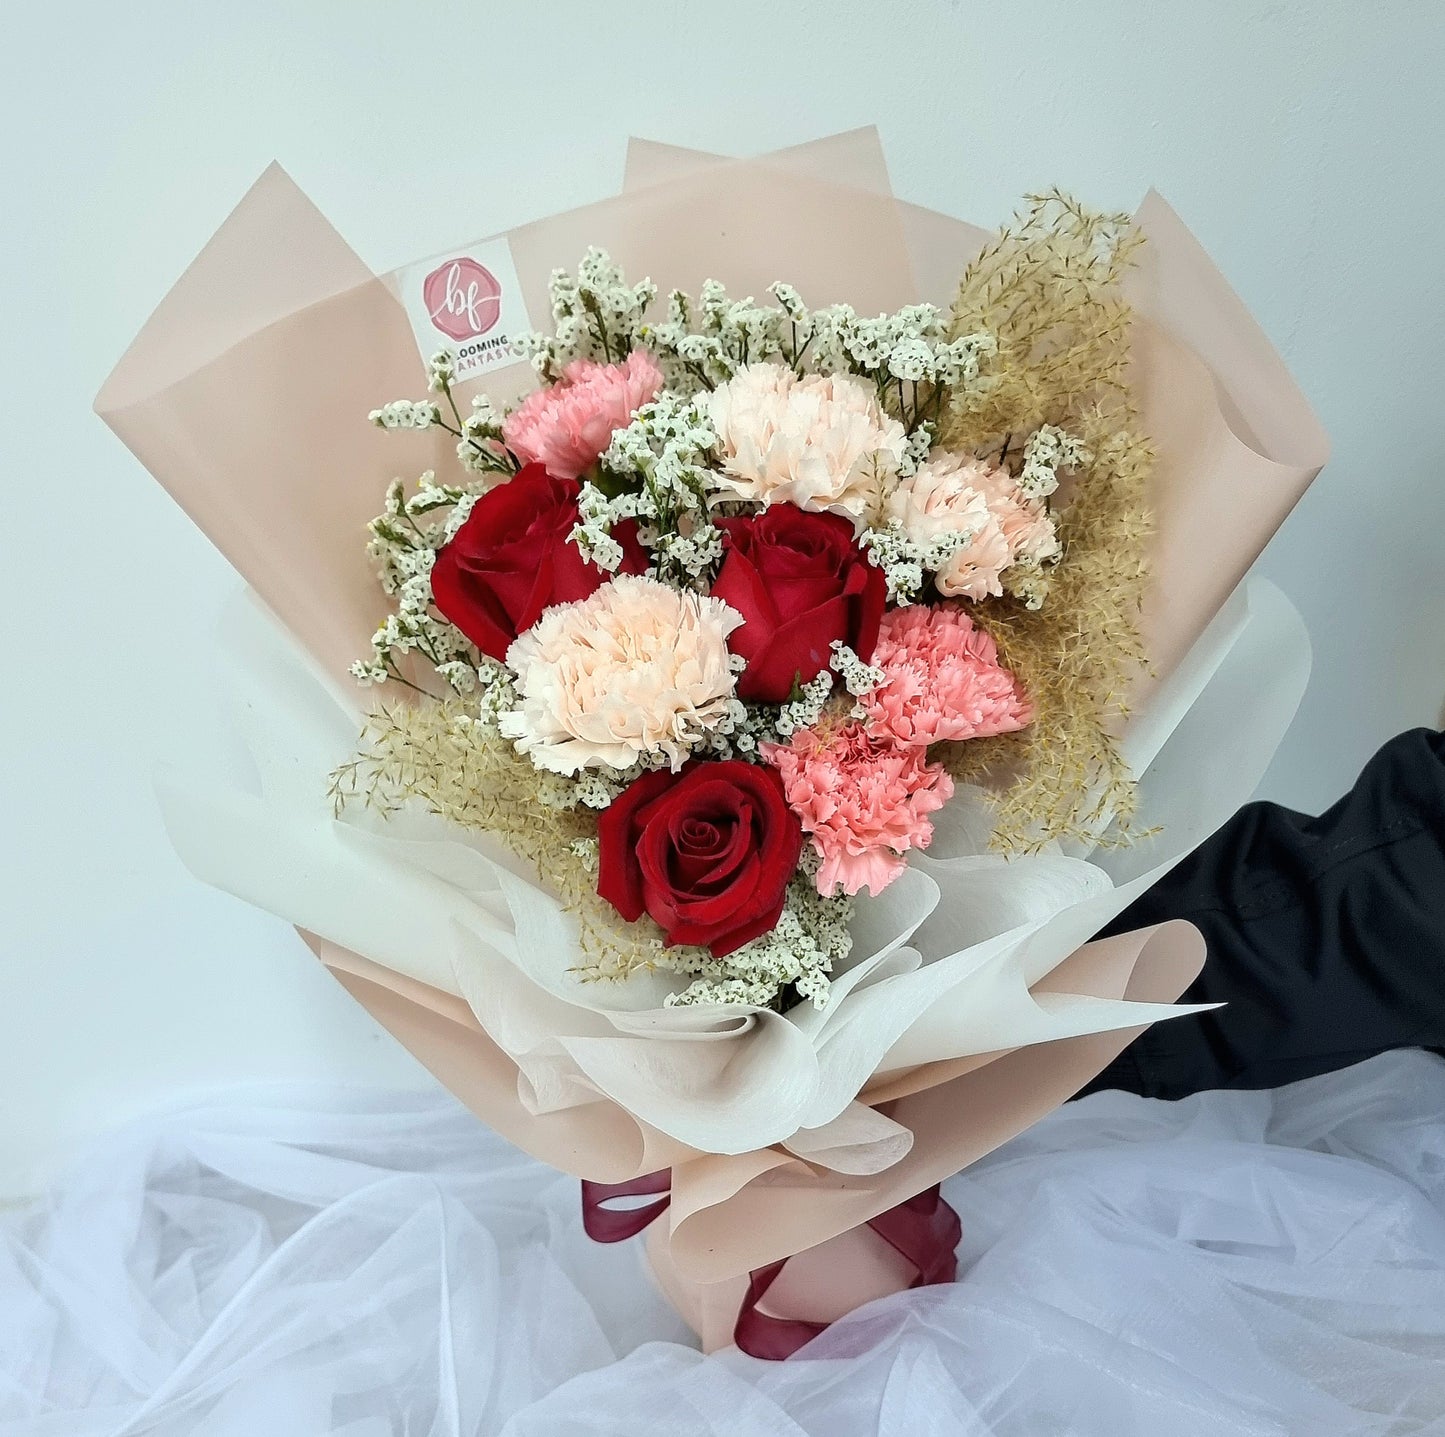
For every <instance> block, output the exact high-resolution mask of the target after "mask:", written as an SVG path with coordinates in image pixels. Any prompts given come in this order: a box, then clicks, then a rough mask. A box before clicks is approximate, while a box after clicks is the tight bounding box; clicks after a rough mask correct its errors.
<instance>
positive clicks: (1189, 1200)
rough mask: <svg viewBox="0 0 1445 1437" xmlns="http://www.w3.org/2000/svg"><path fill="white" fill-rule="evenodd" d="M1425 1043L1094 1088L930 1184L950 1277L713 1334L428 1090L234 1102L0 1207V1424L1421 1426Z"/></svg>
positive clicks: (1444, 1364) (537, 1176) (1429, 1254)
mask: <svg viewBox="0 0 1445 1437" xmlns="http://www.w3.org/2000/svg"><path fill="white" fill-rule="evenodd" d="M1442 1114H1445V1062H1441V1061H1440V1060H1438V1059H1436V1058H1433V1057H1431V1056H1429V1055H1426V1054H1423V1053H1419V1052H1411V1053H1401V1054H1392V1055H1389V1056H1387V1057H1384V1058H1378V1059H1376V1060H1374V1061H1373V1062H1371V1063H1368V1064H1365V1065H1363V1066H1361V1067H1358V1068H1354V1069H1351V1070H1348V1071H1346V1072H1343V1073H1339V1074H1336V1075H1333V1076H1331V1077H1328V1078H1322V1079H1316V1080H1313V1081H1311V1082H1308V1083H1301V1084H1297V1085H1296V1086H1294V1087H1293V1088H1288V1089H1284V1090H1281V1091H1280V1092H1278V1093H1275V1094H1268V1093H1260V1094H1240V1093H1235V1094H1210V1095H1206V1096H1201V1097H1197V1098H1192V1099H1189V1100H1187V1101H1185V1102H1182V1103H1178V1104H1164V1103H1154V1102H1147V1101H1144V1100H1141V1099H1137V1098H1133V1097H1129V1096H1125V1095H1122V1094H1101V1095H1097V1096H1095V1097H1091V1098H1088V1099H1085V1100H1084V1101H1082V1102H1079V1103H1076V1104H1073V1105H1071V1106H1069V1107H1067V1108H1065V1109H1062V1110H1060V1111H1059V1112H1057V1113H1055V1114H1054V1115H1053V1116H1052V1117H1050V1118H1048V1119H1047V1120H1045V1121H1044V1122H1043V1123H1042V1124H1040V1125H1039V1126H1038V1127H1037V1128H1035V1129H1034V1130H1033V1131H1031V1132H1030V1133H1028V1134H1026V1135H1025V1136H1023V1137H1021V1138H1018V1139H1016V1140H1015V1141H1013V1142H1012V1143H1010V1144H1009V1145H1008V1146H1006V1147H1005V1148H1003V1149H1001V1150H999V1151H998V1152H996V1153H995V1154H993V1156H991V1157H990V1158H988V1159H986V1160H985V1161H983V1162H981V1163H979V1164H977V1165H976V1166H975V1167H974V1168H972V1169H970V1170H969V1172H968V1173H967V1174H965V1175H963V1176H960V1177H957V1178H955V1179H953V1180H952V1181H951V1182H949V1183H947V1184H946V1185H945V1191H946V1194H947V1196H948V1198H949V1200H950V1201H951V1202H952V1203H953V1204H954V1206H955V1207H957V1208H958V1210H959V1211H960V1213H961V1214H962V1215H963V1224H964V1245H963V1248H962V1250H961V1259H962V1260H961V1264H960V1280H959V1282H958V1283H956V1284H955V1285H953V1286H950V1287H946V1288H933V1289H928V1290H924V1291H919V1292H913V1293H903V1294H899V1295H898V1296H896V1297H893V1298H888V1299H885V1300H883V1301H881V1302H877V1303H874V1304H872V1305H870V1306H868V1307H866V1308H863V1309H861V1310H860V1311H858V1312H857V1313H855V1314H854V1315H853V1316H852V1317H850V1318H848V1319H846V1320H844V1321H843V1322H840V1323H837V1324H835V1325H834V1327H832V1328H831V1329H830V1330H829V1331H827V1332H826V1333H825V1334H824V1335H823V1336H822V1337H821V1338H819V1339H818V1340H817V1341H815V1342H814V1343H813V1344H811V1345H810V1346H809V1347H808V1348H806V1349H805V1350H804V1351H803V1352H802V1353H800V1354H799V1355H798V1356H797V1357H796V1358H794V1359H792V1360H791V1361H789V1362H787V1363H773V1364H770V1363H763V1362H756V1361H753V1360H752V1359H749V1358H746V1357H743V1356H741V1355H740V1354H738V1353H737V1352H736V1351H728V1352H724V1353H720V1354H718V1355H716V1356H714V1357H710V1358H704V1357H702V1356H701V1355H700V1354H699V1353H698V1352H696V1351H695V1350H694V1349H693V1348H692V1346H691V1345H690V1342H689V1339H688V1338H687V1335H686V1334H685V1333H684V1331H683V1329H682V1328H681V1326H680V1324H679V1322H678V1320H677V1318H676V1317H675V1316H674V1315H673V1314H672V1313H671V1311H670V1310H669V1309H668V1307H667V1306H666V1304H665V1303H664V1302H663V1301H662V1300H661V1299H660V1298H659V1297H657V1296H656V1295H655V1294H654V1292H653V1291H652V1288H651V1286H650V1284H649V1281H648V1279H647V1277H646V1275H645V1272H644V1268H643V1263H642V1256H641V1253H640V1251H639V1244H638V1243H636V1242H634V1243H629V1244H624V1245H621V1246H617V1247H598V1246H594V1245H592V1244H590V1243H588V1241H587V1240H586V1239H585V1238H584V1237H583V1236H582V1233H581V1231H580V1227H579V1223H578V1216H577V1201H578V1200H577V1188H576V1184H575V1183H574V1182H572V1181H571V1180H569V1179H566V1178H561V1177H558V1176H557V1175H556V1174H555V1173H553V1172H552V1171H550V1170H549V1169H547V1168H545V1167H543V1166H541V1165H540V1164H538V1163H535V1162H533V1161H532V1160H531V1159H529V1158H526V1157H524V1156H522V1155H521V1154H520V1153H518V1152H517V1151H516V1150H514V1149H512V1148H510V1147H508V1146H507V1145H506V1144H505V1143H504V1142H502V1141H501V1140H500V1139H499V1138H497V1137H495V1136H494V1135H492V1134H491V1133H490V1132H488V1131H487V1129H486V1128H484V1127H483V1126H482V1125H481V1124H480V1123H479V1122H478V1121H477V1120H476V1119H474V1118H473V1117H471V1116H470V1115H469V1114H467V1113H466V1112H465V1111H464V1110H462V1109H461V1108H459V1107H458V1106H457V1105H456V1103H455V1102H454V1101H453V1100H452V1099H451V1098H449V1097H447V1096H446V1095H445V1094H443V1093H441V1092H437V1093H435V1094H422V1095H408V1096H398V1095H387V1094H382V1093H368V1094H358V1093H354V1092H353V1093H349V1094H341V1093H337V1092H334V1091H330V1090H324V1091H318V1090H315V1089H312V1090H307V1091H297V1090H287V1091H286V1092H284V1093H281V1092H276V1091H274V1090H272V1091H270V1092H268V1093H267V1094H265V1095H261V1094H256V1093H249V1094H246V1095H244V1097H237V1098H235V1099H233V1100H229V1101H227V1102H225V1103H217V1104H214V1105H212V1106H208V1107H201V1108H190V1109H187V1110H184V1111H178V1112H175V1113H171V1114H169V1115H166V1116H163V1117H159V1118H156V1119H154V1120H151V1121H149V1122H147V1123H144V1124H141V1125H139V1126H135V1127H132V1128H130V1129H128V1130H126V1131H124V1132H122V1133H120V1134H118V1135H116V1136H115V1137H113V1138H112V1139H110V1140H108V1141H107V1142H105V1143H104V1144H102V1145H100V1146H98V1147H96V1148H95V1149H94V1150H93V1151H92V1152H91V1153H90V1154H89V1155H88V1156H87V1158H86V1159H85V1160H84V1161H83V1162H82V1163H81V1164H80V1165H79V1166H78V1167H77V1168H76V1169H75V1170H74V1171H73V1172H72V1173H71V1174H70V1175H69V1176H68V1177H67V1178H65V1179H64V1180H63V1181H62V1182H61V1183H60V1184H59V1185H58V1187H57V1188H56V1190H55V1191H54V1193H53V1195H52V1196H51V1197H50V1199H49V1200H48V1201H47V1202H46V1203H45V1204H43V1205H42V1206H39V1207H37V1208H36V1209H34V1210H33V1211H30V1212H26V1213H20V1214H16V1215H12V1216H11V1217H9V1218H8V1219H6V1220H5V1222H4V1224H3V1227H0V1233H3V1237H4V1243H3V1247H0V1434H3V1437H22V1434H23V1437H52V1434H54V1437H62V1435H63V1437H101V1434H104V1437H123V1434H126V1435H127V1437H128V1434H137V1437H139V1434H146V1437H183V1434H184V1437H192V1434H203V1437H258V1434H264V1437H401V1434H406V1437H462V1434H465V1437H473V1434H493V1433H502V1434H506V1437H569V1434H583V1433H587V1434H618V1437H622V1434H626V1437H635V1434H638V1433H653V1432H656V1433H659V1434H661V1433H666V1434H669V1437H676V1434H688V1437H691V1434H699V1437H701V1434H718V1437H723V1434H726V1437H737V1434H753V1433H756V1434H768V1437H804V1434H806V1437H815V1434H816V1437H853V1434H867V1433H873V1432H878V1433H882V1434H887V1435H888V1437H923V1434H930V1433H940V1434H942V1433H948V1434H969V1437H982V1434H989V1437H1039V1434H1047V1433H1068V1434H1071V1437H1090V1434H1095V1433H1098V1434H1105V1437H1134V1434H1138V1437H1160V1434H1168V1437H1194V1434H1199V1437H1221V1434H1233V1433H1251V1434H1255V1433H1258V1434H1265V1433H1268V1434H1281V1437H1284V1434H1289V1437H1297V1434H1309V1437H1333V1434H1340V1437H1344V1434H1348V1437H1372V1434H1405V1433H1411V1434H1422V1433H1445V1118H1442Z"/></svg>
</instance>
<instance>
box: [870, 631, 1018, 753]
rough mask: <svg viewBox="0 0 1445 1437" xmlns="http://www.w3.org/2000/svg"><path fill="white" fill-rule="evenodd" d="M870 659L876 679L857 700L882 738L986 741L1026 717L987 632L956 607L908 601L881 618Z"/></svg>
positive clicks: (923, 743)
mask: <svg viewBox="0 0 1445 1437" xmlns="http://www.w3.org/2000/svg"><path fill="white" fill-rule="evenodd" d="M872 663H873V665H874V666H875V667H876V668H879V669H881V670H882V671H883V681H882V682H881V683H880V684H878V685H877V686H876V687H874V688H872V689H870V690H869V691H868V692H867V693H865V694H864V695H863V696H862V698H861V699H860V700H859V703H860V704H861V705H862V707H863V710H864V712H865V713H866V714H867V727H868V732H869V734H871V735H872V736H873V737H874V738H877V739H880V740H882V741H883V742H885V743H893V744H901V745H903V746H905V747H927V745H929V744H933V743H941V742H943V741H944V740H947V739H969V738H989V737H992V736H993V735H994V734H1000V733H1012V732H1013V731H1014V730H1015V729H1020V728H1023V727H1024V725H1025V724H1027V723H1028V722H1029V719H1030V717H1031V714H1030V711H1029V706H1028V703H1027V702H1026V701H1025V699H1024V697H1023V695H1022V694H1021V693H1020V692H1019V688H1018V683H1017V681H1016V680H1015V678H1014V676H1013V674H1012V673H1010V672H1009V670H1008V669H1006V668H1004V667H1003V665H1002V664H1000V663H999V661H998V646H997V645H996V644H995V643H994V641H993V636H992V635H990V634H988V633H985V632H984V630H982V629H980V628H978V627H977V626H976V625H975V624H974V622H973V620H972V619H970V618H969V616H968V615H967V614H965V613H964V612H963V611H962V610H961V609H958V608H953V607H951V606H945V607H942V608H928V607H925V606H923V605H912V606H910V607H908V608H905V609H893V610H891V611H890V612H889V613H887V614H885V615H884V617H883V625H882V628H881V629H880V630H879V633H878V643H877V644H876V645H875V646H874V649H873V658H872Z"/></svg>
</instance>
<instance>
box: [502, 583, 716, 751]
mask: <svg viewBox="0 0 1445 1437" xmlns="http://www.w3.org/2000/svg"><path fill="white" fill-rule="evenodd" d="M740 623H742V618H741V616H740V615H738V614H736V613H734V612H733V610H731V609H730V608H728V606H727V605H726V604H725V603H723V602H722V600H721V599H714V598H707V597H704V596H702V595H699V594H694V593H691V592H688V591H683V590H677V589H673V588H670V587H669V586H668V585H666V584H663V583H660V582H659V581H658V580H656V579H650V578H645V577H643V576H641V575H632V574H624V575H620V576H619V577H617V578H616V579H613V580H612V581H611V582H610V583H607V584H604V585H603V586H602V587H601V588H600V589H598V590H597V592H596V593H595V594H592V595H591V596H590V597H589V598H586V599H583V600H581V601H579V602H578V603H574V604H559V605H557V606H556V607H555V608H551V609H548V610H547V611H546V612H545V613H544V614H543V615H542V617H541V618H540V619H539V620H538V621H537V623H536V625H535V626H534V627H532V628H531V629H529V630H528V631H527V632H526V633H525V634H523V635H522V636H521V638H519V639H518V640H517V641H516V643H514V644H513V645H512V646H511V648H510V649H508V651H507V664H508V666H509V667H510V668H511V669H512V670H513V671H514V672H515V673H516V676H517V677H516V689H517V693H518V695H519V699H520V702H519V703H518V705H517V707H516V708H515V709H513V710H512V711H511V712H510V713H506V714H504V715H502V718H501V721H500V722H501V730H502V732H503V733H504V734H505V735H506V736H507V737H508V738H511V739H513V740H514V741H515V742H516V745H517V748H518V749H519V750H520V751H521V752H523V753H526V754H529V755H530V756H531V758H532V761H533V763H535V764H536V765H537V766H538V767H539V768H545V769H549V770H551V771H552V772H554V773H566V774H575V773H578V772H580V771H581V770H582V769H584V768H592V767H600V766H603V765H606V766H610V767H612V768H617V769H627V768H630V767H631V766H632V765H633V764H635V763H637V762H638V761H639V760H643V759H647V758H649V757H652V756H654V755H659V756H661V757H662V758H663V759H664V760H665V761H666V762H667V764H668V766H669V767H671V768H672V769H673V770H674V771H675V770H677V769H679V768H681V767H682V764H683V762H684V761H685V760H686V758H687V756H688V754H689V752H690V751H691V750H692V749H693V748H694V747H696V746H697V745H698V744H699V743H701V742H702V741H703V740H704V739H705V738H706V737H707V735H708V734H709V733H710V732H711V731H712V730H713V729H714V728H716V727H717V726H718V724H719V723H721V722H722V721H723V719H724V718H725V717H726V716H727V714H728V712H729V705H730V704H731V702H732V700H733V691H734V680H733V672H732V666H731V663H730V661H729V654H728V646H727V639H728V635H729V634H730V633H731V632H732V631H733V630H734V629H735V628H737V626H738V625H739V624H740Z"/></svg>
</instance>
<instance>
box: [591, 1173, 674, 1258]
mask: <svg viewBox="0 0 1445 1437" xmlns="http://www.w3.org/2000/svg"><path fill="white" fill-rule="evenodd" d="M653 1193H661V1194H662V1196H661V1197H660V1198H658V1200H657V1201H656V1202H649V1203H641V1204H639V1205H638V1206H637V1207H625V1208H617V1207H603V1203H607V1202H611V1201H612V1200H613V1199H614V1198H630V1197H644V1196H650V1195H651V1194H653ZM671 1201H672V1172H671V1170H670V1169H668V1168H660V1169H659V1170H658V1171H657V1172H655V1173H645V1174H644V1175H643V1176H642V1177H640V1178H633V1179H631V1180H630V1181H629V1182H625V1183H590V1182H588V1181H587V1179H586V1178H583V1179H582V1231H583V1232H585V1233H586V1234H587V1236H588V1237H590V1238H591V1239H592V1241H593V1242H624V1241H626V1239H628V1238H629V1237H636V1236H637V1234H638V1233H640V1232H641V1231H642V1229H643V1228H645V1227H646V1226H647V1225H648V1223H650V1222H651V1221H652V1220H653V1218H657V1217H661V1216H662V1214H663V1213H664V1212H665V1211H666V1210H667V1205H668V1203H670V1202H671Z"/></svg>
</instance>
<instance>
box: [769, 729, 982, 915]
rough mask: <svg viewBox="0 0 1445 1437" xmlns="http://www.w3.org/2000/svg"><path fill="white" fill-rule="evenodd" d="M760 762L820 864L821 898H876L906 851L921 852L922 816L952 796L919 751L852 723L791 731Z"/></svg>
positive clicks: (929, 828)
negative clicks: (769, 769) (777, 779)
mask: <svg viewBox="0 0 1445 1437" xmlns="http://www.w3.org/2000/svg"><path fill="white" fill-rule="evenodd" d="M763 757H764V758H765V759H766V760H767V761H768V762H769V763H770V764H772V765H773V767H774V768H776V769H777V770H778V773H779V775H780V776H781V778H782V780H783V793H784V795H785V796H786V797H787V800H788V804H789V806H790V807H791V808H792V810H793V812H794V813H796V814H797V815H798V819H799V821H800V822H801V823H802V825H803V831H804V832H805V833H807V834H808V835H809V837H810V838H811V840H812V844H813V848H814V849H815V850H816V852H817V854H818V856H819V857H820V858H821V859H822V860H823V861H822V864H821V866H820V867H819V869H818V876H817V880H816V881H817V885H818V892H819V893H821V894H823V895H824V897H828V896H830V895H832V894H834V893H836V892H837V891H838V890H839V889H841V890H842V891H843V892H844V893H849V894H852V893H857V892H858V890H859V889H861V888H867V890H868V891H869V893H871V894H873V895H874V896H875V897H876V896H877V895H878V894H879V893H881V892H882V891H883V890H884V889H885V888H887V887H888V885H889V884H890V883H892V882H893V880H894V879H895V878H897V877H898V875H899V874H900V873H902V872H903V868H904V858H903V855H904V854H905V853H907V852H908V850H909V849H911V848H927V847H928V844H929V842H930V841H931V840H932V838H933V825H932V824H931V823H930V822H929V821H928V815H929V814H930V813H933V812H936V811H937V810H938V809H940V808H942V807H943V805H944V804H945V803H947V802H948V800H949V799H950V798H951V797H952V796H953V780H952V779H951V778H950V777H949V776H948V774H947V773H945V772H944V770H943V769H942V768H941V767H940V766H939V765H938V764H935V763H929V762H928V761H927V759H926V757H925V756H924V752H923V750H922V749H905V748H891V747H889V746H887V745H885V744H880V743H877V742H876V741H875V740H873V739H872V738H870V737H869V736H868V734H867V733H866V732H865V731H864V729H863V727H862V725H861V724H857V723H847V724H844V725H843V726H842V727H841V728H837V729H831V730H830V729H827V728H824V727H821V726H820V727H818V728H809V729H799V730H798V732H797V733H795V734H794V735H793V737H792V739H791V741H790V742H789V743H787V744H765V745H764V746H763Z"/></svg>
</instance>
